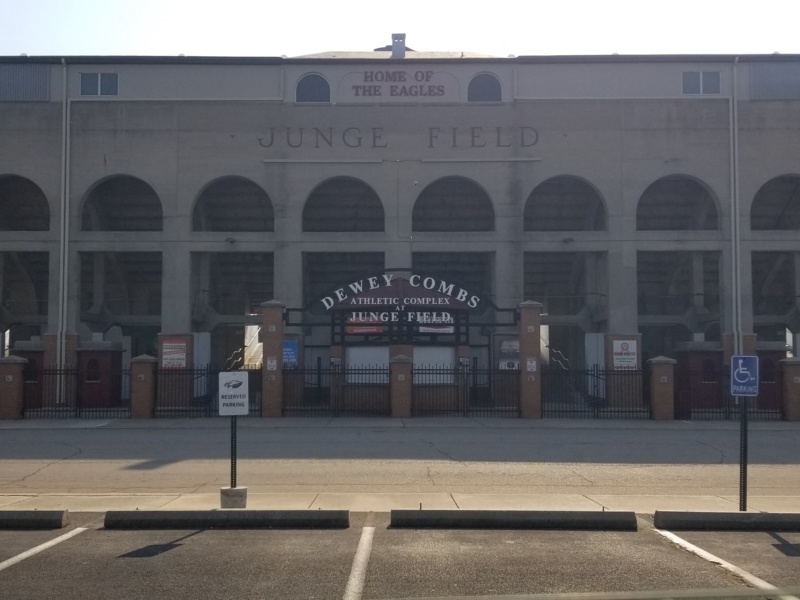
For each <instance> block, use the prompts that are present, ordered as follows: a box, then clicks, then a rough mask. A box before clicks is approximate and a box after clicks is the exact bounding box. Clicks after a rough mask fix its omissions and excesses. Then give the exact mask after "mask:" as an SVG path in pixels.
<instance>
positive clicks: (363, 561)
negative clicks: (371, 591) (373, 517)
mask: <svg viewBox="0 0 800 600" xmlns="http://www.w3.org/2000/svg"><path fill="white" fill-rule="evenodd" d="M373 535H375V528H374V527H364V529H362V530H361V539H360V540H359V541H358V548H357V549H356V555H355V557H354V558H353V567H352V568H351V569H350V579H348V580H347V587H346V588H345V590H344V597H343V600H361V594H363V593H364V581H365V580H366V578H367V565H368V564H369V554H370V552H372V536H373Z"/></svg>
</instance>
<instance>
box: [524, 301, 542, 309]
mask: <svg viewBox="0 0 800 600" xmlns="http://www.w3.org/2000/svg"><path fill="white" fill-rule="evenodd" d="M519 307H520V308H544V304H542V303H541V302H536V301H535V300H525V302H520V303H519Z"/></svg>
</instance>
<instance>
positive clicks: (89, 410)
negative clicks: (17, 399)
mask: <svg viewBox="0 0 800 600" xmlns="http://www.w3.org/2000/svg"><path fill="white" fill-rule="evenodd" d="M23 379H24V383H23V400H22V407H23V417H24V418H26V419H59V418H84V419H89V418H98V419H124V418H128V417H130V414H131V395H130V391H131V377H130V371H128V370H124V371H123V370H112V371H97V370H83V369H76V368H74V367H72V368H65V369H56V368H44V369H37V368H36V367H35V365H33V363H28V366H26V368H25V369H24V370H23Z"/></svg>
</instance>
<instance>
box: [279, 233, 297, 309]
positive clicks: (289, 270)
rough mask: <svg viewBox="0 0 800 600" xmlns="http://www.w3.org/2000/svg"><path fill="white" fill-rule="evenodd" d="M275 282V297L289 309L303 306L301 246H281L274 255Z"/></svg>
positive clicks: (288, 244)
mask: <svg viewBox="0 0 800 600" xmlns="http://www.w3.org/2000/svg"><path fill="white" fill-rule="evenodd" d="M273 256H274V258H273V260H274V269H273V272H274V273H275V275H274V277H275V282H274V289H273V296H274V297H275V298H281V299H283V300H284V301H285V303H286V304H285V306H288V307H289V308H301V307H302V306H303V253H302V252H301V251H300V249H299V244H290V243H286V244H279V245H277V247H276V248H275V253H274V255H273Z"/></svg>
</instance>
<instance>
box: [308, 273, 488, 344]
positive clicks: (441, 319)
mask: <svg viewBox="0 0 800 600" xmlns="http://www.w3.org/2000/svg"><path fill="white" fill-rule="evenodd" d="M320 302H321V303H322V305H323V307H324V309H325V311H327V312H334V313H338V314H340V315H341V316H342V317H343V319H344V321H345V323H346V330H347V333H349V334H372V333H378V334H379V333H383V332H384V331H385V329H386V327H387V326H388V327H398V326H399V327H404V328H409V327H410V328H413V329H414V330H416V331H417V332H419V333H453V331H454V329H455V325H456V322H457V316H458V314H459V313H461V314H463V313H465V312H468V311H470V310H474V309H477V308H479V307H480V305H481V298H480V296H478V295H476V294H474V293H472V292H471V291H470V290H467V289H465V288H463V287H461V286H460V285H459V284H457V283H453V282H449V281H447V280H444V279H441V278H438V277H434V276H430V275H420V274H415V273H410V272H408V271H403V272H391V271H387V272H386V273H382V274H380V275H375V276H371V277H364V278H362V279H358V280H356V281H352V282H349V283H347V284H344V285H342V286H341V287H338V288H336V289H335V290H333V291H331V292H330V294H329V295H327V296H324V297H323V298H322V299H321V300H320Z"/></svg>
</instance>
